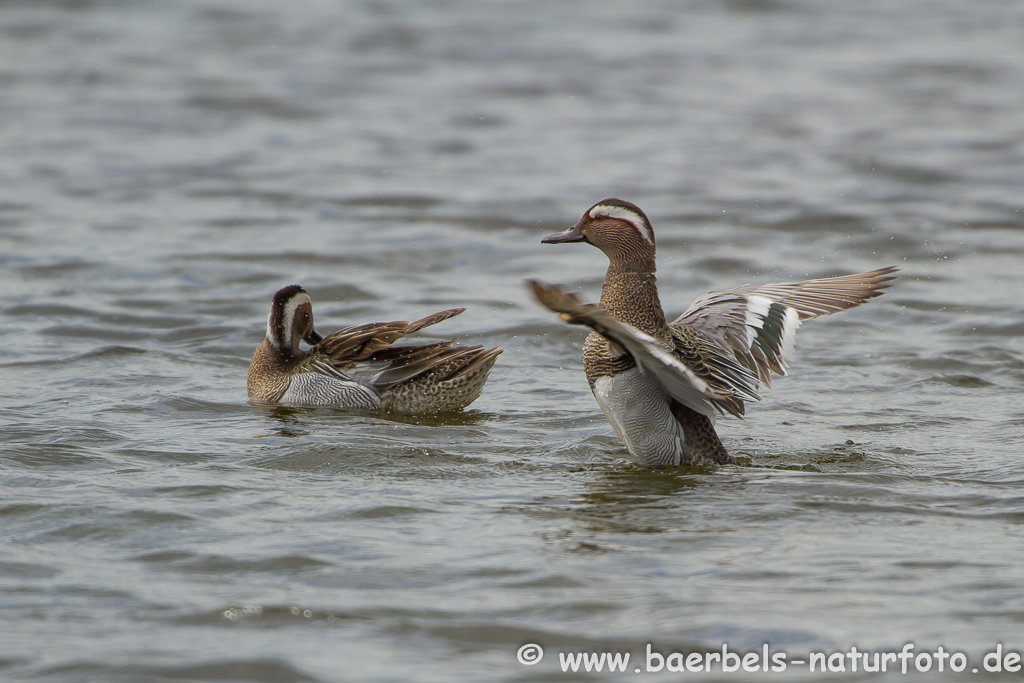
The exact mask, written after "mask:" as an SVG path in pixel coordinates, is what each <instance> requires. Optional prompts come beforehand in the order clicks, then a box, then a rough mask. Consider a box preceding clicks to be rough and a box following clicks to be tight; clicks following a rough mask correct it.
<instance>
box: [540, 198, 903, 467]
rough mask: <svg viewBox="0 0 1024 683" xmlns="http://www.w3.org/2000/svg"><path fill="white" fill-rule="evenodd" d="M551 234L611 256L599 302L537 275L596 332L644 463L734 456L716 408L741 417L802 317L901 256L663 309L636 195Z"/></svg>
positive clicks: (859, 298) (608, 389) (560, 307)
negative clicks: (722, 436) (681, 309)
mask: <svg viewBox="0 0 1024 683" xmlns="http://www.w3.org/2000/svg"><path fill="white" fill-rule="evenodd" d="M542 242H544V243H546V244H560V243H563V242H588V243H590V244H592V245H594V246H596V247H597V248H598V249H600V250H601V251H603V252H604V253H605V255H606V256H607V257H608V260H609V266H608V273H607V274H606V275H605V280H604V288H603V289H602V291H601V302H600V306H594V305H590V304H583V303H581V302H580V300H579V299H577V298H576V297H575V296H573V295H571V294H567V293H566V292H564V291H562V290H561V289H559V288H558V287H553V286H551V285H545V284H542V283H540V282H537V281H532V282H531V285H532V287H533V292H534V295H535V296H536V297H537V299H538V301H540V303H541V304H543V305H544V306H546V307H547V308H549V309H551V310H552V311H555V312H556V313H559V314H561V317H562V319H563V320H565V321H566V322H568V323H571V324H579V325H587V326H589V327H590V328H591V329H592V330H593V331H592V332H591V333H590V334H589V335H588V336H587V339H586V341H585V342H584V344H583V367H584V370H585V371H586V374H587V380H588V382H589V383H590V389H591V391H593V393H594V397H595V398H596V399H597V403H598V405H600V406H601V410H602V411H604V414H605V416H606V417H607V418H608V421H609V422H611V424H612V427H613V428H614V429H615V432H616V433H617V434H618V435H619V438H620V439H621V440H622V442H623V443H624V444H625V446H626V448H627V449H628V450H629V453H630V456H631V457H632V458H633V460H635V461H636V462H637V463H638V464H641V465H646V466H663V465H704V464H710V463H731V462H735V459H734V458H733V457H732V456H731V455H729V453H728V451H726V449H725V447H724V446H723V445H722V442H721V441H720V440H719V438H718V434H717V433H716V432H715V428H714V417H715V415H716V413H730V414H732V415H735V416H736V417H742V416H743V410H744V402H745V401H757V400H760V396H759V395H758V393H757V392H758V388H759V385H760V384H764V385H765V386H766V387H771V373H773V372H774V373H775V374H777V375H785V374H786V362H787V361H788V360H789V359H790V357H791V356H792V352H793V338H794V336H795V333H796V330H797V328H798V327H799V326H800V323H801V322H803V321H804V320H809V319H811V318H817V317H818V316H822V315H828V314H830V313H835V312H837V311H842V310H845V309H847V308H853V307H854V306H859V305H860V304H862V303H864V302H865V301H867V300H868V299H870V298H872V297H876V296H879V295H881V294H882V293H883V291H882V290H884V289H885V288H886V287H889V286H890V285H889V282H890V281H892V280H894V279H896V278H895V276H893V275H892V273H893V272H895V271H896V270H897V269H896V268H895V267H888V268H880V269H879V270H873V271H871V272H868V273H858V274H856V275H844V276H841V277H830V278H822V279H819V280H806V281H804V282H780V283H769V284H761V285H744V286H742V287H737V288H736V289H730V290H724V291H720V292H711V293H709V294H705V295H704V296H702V297H700V298H698V299H697V300H696V301H694V302H693V304H691V305H690V308H689V309H687V310H686V312H685V313H683V314H682V315H681V316H679V317H678V318H676V319H675V320H674V321H673V322H671V323H668V322H666V320H665V313H664V312H663V311H662V308H661V301H660V299H659V298H658V287H657V285H656V283H655V277H654V270H655V268H654V251H655V247H654V231H653V229H652V228H651V223H650V221H649V220H648V219H647V216H646V215H645V214H644V212H643V211H641V210H640V208H639V207H637V206H636V205H634V204H631V203H629V202H625V201H622V200H621V199H605V200H604V201H602V202H598V203H597V204H595V205H594V206H592V207H591V208H590V209H588V210H587V212H586V213H585V214H583V218H581V219H580V221H579V223H577V224H576V225H574V226H572V227H571V228H569V229H568V230H566V231H565V232H561V233H558V234H556V235H551V236H550V237H546V238H544V239H543V240H542Z"/></svg>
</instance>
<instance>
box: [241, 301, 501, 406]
mask: <svg viewBox="0 0 1024 683" xmlns="http://www.w3.org/2000/svg"><path fill="white" fill-rule="evenodd" d="M464 310H466V309H464V308H453V309H450V310H447V311H440V312H439V313H434V314H432V315H428V316H427V317H425V318H421V319H419V320H417V321H415V322H411V323H409V322H390V323H366V324H364V325H355V326H353V327H346V328H344V329H341V330H338V331H337V332H335V333H333V334H331V335H328V336H327V337H321V336H320V335H319V334H317V332H316V331H315V330H314V329H313V303H312V301H311V299H310V298H309V294H307V293H306V291H305V290H304V289H302V287H300V286H298V285H289V286H288V287H285V288H283V289H281V290H279V291H278V292H277V293H276V294H275V295H274V302H273V304H271V307H270V316H269V317H268V319H267V337H266V339H264V340H263V343H262V344H260V346H259V348H257V349H256V352H255V353H254V354H253V357H252V362H251V363H249V381H248V387H249V397H250V398H251V399H252V400H253V401H254V402H257V403H284V404H290V405H306V406H333V407H337V408H362V409H369V410H383V411H394V412H403V413H436V412H442V411H450V410H459V409H460V408H465V407H466V406H468V405H469V404H470V403H472V402H473V401H474V400H476V398H477V397H478V396H479V395H480V391H481V390H482V389H483V386H484V382H486V381H487V373H488V372H489V371H490V369H491V366H492V365H494V360H495V359H496V358H497V356H498V354H499V353H501V351H502V349H501V347H500V346H498V347H495V348H493V349H485V348H483V346H482V345H478V346H456V345H455V340H450V341H441V342H435V343H432V344H419V345H409V346H392V343H393V342H395V341H397V340H398V339H400V338H402V337H404V336H406V335H408V334H412V333H413V332H416V331H417V330H421V329H423V328H424V327H427V326H428V325H433V324H434V323H439V322H441V321H442V320H447V319H448V318H451V317H453V316H456V315H458V314H460V313H462V312H463V311H464ZM301 341H305V342H306V343H307V344H312V345H313V346H312V348H310V349H308V350H306V351H303V350H302V349H300V348H299V342H301Z"/></svg>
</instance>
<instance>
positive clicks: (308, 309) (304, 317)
mask: <svg viewBox="0 0 1024 683" xmlns="http://www.w3.org/2000/svg"><path fill="white" fill-rule="evenodd" d="M321 339H323V337H321V336H320V335H319V334H317V333H316V330H314V329H313V302H312V300H311V299H310V298H309V294H307V293H306V290H304V289H303V288H302V287H300V286H298V285H288V286H287V287H283V288H282V289H280V290H278V291H277V293H276V294H275V295H274V302H273V303H272V304H271V305H270V316H269V317H268V318H267V341H268V342H270V345H271V346H273V347H274V349H275V350H276V351H277V352H278V354H279V355H280V357H281V358H282V360H291V359H293V358H295V357H297V356H301V355H302V353H301V352H300V351H299V342H300V341H303V340H305V341H306V343H308V344H316V343H318V342H320V340H321Z"/></svg>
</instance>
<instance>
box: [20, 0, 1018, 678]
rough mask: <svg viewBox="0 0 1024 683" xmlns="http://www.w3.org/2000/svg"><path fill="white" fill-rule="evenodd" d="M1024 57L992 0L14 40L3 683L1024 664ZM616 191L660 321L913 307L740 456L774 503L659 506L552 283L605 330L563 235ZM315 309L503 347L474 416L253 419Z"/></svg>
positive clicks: (897, 313) (716, 474) (180, 26)
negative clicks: (862, 662) (644, 260)
mask: <svg viewBox="0 0 1024 683" xmlns="http://www.w3.org/2000/svg"><path fill="white" fill-rule="evenodd" d="M1022 28H1024V6H1020V5H1018V4H1014V3H1003V2H987V1H984V0H982V1H978V2H971V3H958V2H952V1H950V2H942V1H939V0H935V1H925V0H908V1H905V2H898V3H897V2H883V1H881V0H879V1H867V2H858V3H820V2H813V1H812V0H764V1H758V0H733V1H730V2H714V1H711V0H706V1H702V0H693V1H691V2H684V3H676V2H649V3H642V4H641V3H614V2H582V1H579V2H560V3H545V2H536V1H528V2H486V3H485V2H469V1H465V2H463V1H461V0H459V1H454V2H433V1H427V2H417V3H401V2H397V1H391V0H379V1H374V2H370V1H367V2H327V1H326V0H324V1H316V0H302V1H296V2H290V3H278V2H271V1H270V0H247V1H245V2H242V1H237V2H233V1H231V0H205V1H199V0H191V1H186V0H182V1H179V2H170V1H164V2H160V3H156V2H143V1H141V0H140V1H138V2H128V1H124V2H113V1H110V2H104V1H100V0H97V1H95V2H89V1H86V0H81V1H72V0H66V1H64V2H58V1H42V0H36V1H29V0H25V1H22V2H16V1H8V2H2V3H0V339H2V344H0V367H2V370H0V377H2V379H3V382H2V384H0V396H2V403H0V406H2V407H0V426H2V428H0V484H2V486H3V500H2V502H0V532H2V534H3V540H2V543H0V678H2V679H3V680H46V681H146V682H155V681H180V680H202V681H403V682H404V681H439V682H440V681H520V680H521V681H545V680H550V681H562V680H574V679H579V680H624V679H631V680H641V679H650V680H663V679H664V680H679V679H680V678H683V677H686V676H689V677H691V678H693V677H694V676H695V675H694V674H671V675H661V676H659V675H655V674H648V673H646V672H643V673H641V674H635V673H633V672H632V671H630V672H629V673H626V674H621V673H620V674H614V675H609V674H607V673H603V674H596V673H591V674H583V673H580V674H576V675H572V674H563V673H562V672H561V669H560V667H559V664H558V653H559V652H575V651H587V652H591V651H593V652H605V651H608V652H631V653H632V654H633V656H634V658H636V657H641V656H642V655H643V653H644V650H645V647H646V645H647V644H648V643H652V644H653V645H654V647H655V649H658V650H660V651H661V652H664V653H669V652H671V651H685V652H689V651H692V650H700V651H702V650H704V649H707V648H712V649H714V648H719V649H720V648H721V645H722V643H727V644H728V645H729V647H730V648H732V649H737V650H759V649H760V647H761V646H762V644H763V643H769V644H770V645H771V648H772V649H773V651H774V650H782V651H786V652H788V653H790V654H791V657H793V658H796V657H797V656H798V655H801V654H806V653H808V652H810V651H825V652H832V651H839V650H842V651H847V650H849V648H850V647H851V646H854V645H856V646H857V647H858V648H860V649H874V650H884V651H893V650H895V651H898V650H899V649H900V648H902V647H903V645H904V644H905V643H907V642H913V643H914V644H915V645H916V647H917V651H918V652H920V651H922V650H926V651H932V650H935V649H936V648H937V647H938V646H939V645H942V646H943V647H945V648H946V650H961V651H963V652H965V653H967V654H969V655H970V656H971V658H972V659H971V665H972V666H977V667H980V659H981V656H982V655H983V654H984V653H986V652H988V651H989V650H990V649H993V648H994V646H995V644H996V643H1002V644H1003V645H1004V647H1006V648H1008V649H1014V650H1016V651H1021V650H1022V649H1024V640H1022V639H1021V636H1020V633H1021V624H1022V621H1024V589H1022V580H1021V579H1022V573H1021V569H1020V564H1021V557H1022V547H1024V543H1022V540H1024V539H1022V536H1024V526H1022V522H1024V486H1022V485H1024V463H1022V459H1021V455H1022V450H1024V449H1022V446H1024V434H1022V432H1024V409H1022V408H1021V401H1020V396H1021V390H1022V388H1024V341H1022V335H1024V322H1022V320H1024V304H1022V303H1021V301H1022V295H1024V199H1022V197H1024V192H1022V190H1024V182H1022V178H1024V143H1022V140H1024V41H1021V39H1020V37H1021V30H1022ZM607 196H619V197H622V198H625V199H629V200H632V201H635V202H637V203H638V204H640V205H641V206H642V207H643V208H644V209H646V211H647V213H648V214H649V215H650V216H651V219H652V221H653V223H654V226H655V231H656V233H657V235H658V243H659V265H660V272H659V278H660V279H659V282H660V284H661V291H662V299H663V301H664V302H665V304H666V307H667V308H668V310H669V312H670V313H675V314H677V313H679V312H681V311H682V310H683V309H684V308H685V307H686V306H687V305H688V304H689V302H690V301H691V300H692V299H693V298H695V297H696V296H697V295H698V294H701V293H703V292H705V291H707V290H709V289H714V288H722V287H728V286H732V285H736V284H740V283H743V282H750V281H757V280H770V279H792V278H803V277H816V276H822V275H830V274H840V273H845V272H854V271H858V270H867V269H870V268H874V267H879V266H883V265H888V264H897V265H899V266H901V268H902V269H903V272H902V279H901V280H899V281H898V283H897V284H896V286H895V287H894V288H893V289H892V290H891V291H890V292H889V293H888V294H887V295H886V296H884V297H882V298H881V299H878V300H874V301H872V302H870V303H869V304H868V305H867V306H865V307H863V308H860V309H857V310H854V311H851V312H848V313H845V314H842V315H838V316H835V317H833V318H828V319H823V320H819V321H814V322H812V323H808V324H807V325H805V326H804V327H803V328H802V329H801V331H800V335H799V338H798V341H797V352H798V359H797V362H796V363H795V364H794V366H793V372H792V374H791V376H790V377H788V378H784V379H781V380H779V381H778V382H777V383H776V385H775V387H774V388H773V389H772V390H771V391H769V392H766V397H765V401H764V402H763V404H762V405H758V406H751V408H750V409H749V411H748V415H749V417H748V419H746V420H745V421H743V422H740V421H735V420H722V421H721V422H720V428H719V431H720V433H721V435H722V438H723V440H724V442H725V444H726V446H727V447H728V448H730V450H732V451H733V452H734V453H736V454H738V455H741V456H744V460H745V462H747V463H748V464H747V465H746V466H743V467H723V468H720V469H717V470H688V469H681V470H678V469H677V470H664V471H648V470H643V469H639V468H636V467H633V466H631V465H629V464H628V463H627V461H626V459H625V452H624V450H623V449H622V447H621V446H620V444H619V443H618V442H617V440H616V439H615V438H614V435H613V433H612V431H611V429H610V427H609V426H608V425H607V423H606V422H605V420H604V418H603V416H602V415H601V413H600V411H599V410H598V408H597V406H596V404H595V403H594V401H593V398H592V397H591V396H590V394H589V390H588V388H587V385H586V382H585V380H584V378H583V375H582V371H581V368H580V361H579V354H580V349H581V343H582V338H583V332H582V331H581V330H579V329H575V328H569V327H567V326H565V325H562V324H561V323H560V322H558V320H557V319H555V318H554V316H552V315H550V314H548V313H547V312H545V311H542V310H541V309H540V308H539V307H537V306H536V305H535V304H534V303H533V302H531V301H530V300H529V298H528V297H527V294H526V292H525V290H524V289H523V287H522V281H523V279H524V278H527V277H537V278H541V279H545V280H549V281H557V282H562V283H566V284H567V285H569V286H570V287H572V288H573V289H575V290H578V291H581V292H583V293H584V295H585V297H586V298H588V299H591V300H594V299H596V298H597V296H598V293H599V286H600V281H601V277H602V275H603V268H604V260H603V257H602V256H601V254H600V253H598V252H597V251H596V250H594V249H592V248H589V247H586V246H583V245H572V246H562V247H549V246H542V245H540V244H539V240H540V238H541V237H543V236H544V235H547V234H549V233H551V232H554V231H555V230H559V229H562V228H564V227H566V226H568V225H569V224H570V223H571V222H573V221H575V220H576V219H577V218H578V217H579V215H580V213H581V212H582V211H583V210H584V209H585V208H586V207H588V206H590V205H591V204H592V203H593V202H595V201H597V200H599V199H602V198H604V197H607ZM292 282H298V283H301V284H303V285H305V286H306V287H307V289H308V290H309V291H310V292H311V294H312V296H313V299H314V306H315V311H316V314H317V320H318V327H320V328H321V329H322V330H324V331H329V330H330V329H332V328H334V327H339V326H342V325H345V324H349V323H353V322H363V321H369V320H388V319H409V318H411V317H415V316H420V315H423V314H425V313H427V312H431V311H434V310H439V309H440V308H445V307H451V306H466V307H468V309H469V310H468V311H467V312H466V313H465V314H463V315H462V316H460V317H459V318H456V319H454V320H451V321H449V322H447V323H445V324H444V325H443V326H439V327H438V328H435V329H437V334H438V335H443V336H448V335H458V336H460V337H461V338H462V339H464V340H465V341H466V342H472V343H486V344H502V345H504V346H505V348H506V351H505V353H504V354H503V355H502V356H501V357H500V358H499V360H498V364H497V365H496V366H495V368H494V370H493V372H492V375H491V381H490V383H489V384H488V386H487V388H486V389H485V392H484V394H483V396H482V397H481V398H480V400H478V401H477V402H476V403H475V404H474V405H473V406H472V408H471V409H470V410H469V411H467V412H466V413H465V414H464V415H463V416H459V417H454V418H453V417H446V418H444V419H427V418H423V419H402V420H387V419H382V418H379V417H376V416H372V415H360V414H346V413H344V412H338V411H331V410H290V409H276V410H275V409H267V408H257V407H252V406H250V405H248V404H247V403H246V396H245V373H246V366H247V363H248V358H249V356H250V354H251V352H252V350H253V348H255V346H256V345H257V344H258V343H259V341H260V339H261V336H262V333H263V327H264V321H265V316H266V311H267V305H268V303H269V300H270V296H271V294H272V293H273V292H274V291H275V290H276V289H277V288H279V287H280V286H283V285H285V284H289V283H292ZM527 643H537V644H540V645H542V646H543V647H544V649H545V651H546V653H547V654H546V656H545V658H544V660H543V661H542V662H541V663H540V664H538V665H536V666H532V667H527V666H524V665H521V664H519V663H518V662H517V660H516V652H517V650H518V649H519V647H520V646H522V645H524V644H527ZM641 666H642V664H641ZM630 669H633V666H630ZM846 675H847V676H849V677H850V678H851V679H852V678H856V677H855V676H854V675H853V674H852V673H847V674H846ZM915 675H916V676H917V677H918V678H919V679H926V678H930V677H931V678H943V676H940V675H938V674H937V673H936V672H935V671H934V670H933V671H931V672H929V673H928V674H915ZM963 675H964V676H970V675H971V674H970V669H968V670H967V671H966V672H965V673H964V674H963ZM1019 675H1020V674H1017V676H1019ZM859 676H861V674H858V675H857V677H859ZM718 677H719V678H721V679H722V680H727V679H730V678H731V679H740V678H741V676H739V675H726V674H718ZM749 677H754V675H753V674H751V675H749V676H748V678H749ZM761 677H765V678H771V679H774V680H790V679H793V678H800V676H799V675H798V674H797V672H796V668H793V669H790V670H789V671H787V672H786V673H784V674H775V675H770V674H762V675H761ZM984 677H985V673H984V671H982V673H980V674H978V675H975V676H974V678H976V679H983V678H984ZM824 678H828V679H835V678H836V674H830V675H826V676H825V677H824Z"/></svg>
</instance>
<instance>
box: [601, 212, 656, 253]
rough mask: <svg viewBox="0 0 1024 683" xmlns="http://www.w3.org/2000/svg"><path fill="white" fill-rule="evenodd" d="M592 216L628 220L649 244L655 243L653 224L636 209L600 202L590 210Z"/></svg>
mask: <svg viewBox="0 0 1024 683" xmlns="http://www.w3.org/2000/svg"><path fill="white" fill-rule="evenodd" d="M590 217H591V218H601V217H607V218H617V219H619V220H622V221H627V222H629V223H632V224H633V227H634V228H636V230H637V232H639V233H640V236H641V237H643V238H644V239H645V240H647V243H648V244H654V233H653V232H651V226H649V225H648V224H647V221H645V220H644V218H643V216H641V215H640V214H638V213H637V212H636V211H632V210H630V209H627V208H626V207H624V206H609V205H608V204H598V205H597V206H595V207H594V208H592V209H591V210H590Z"/></svg>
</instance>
